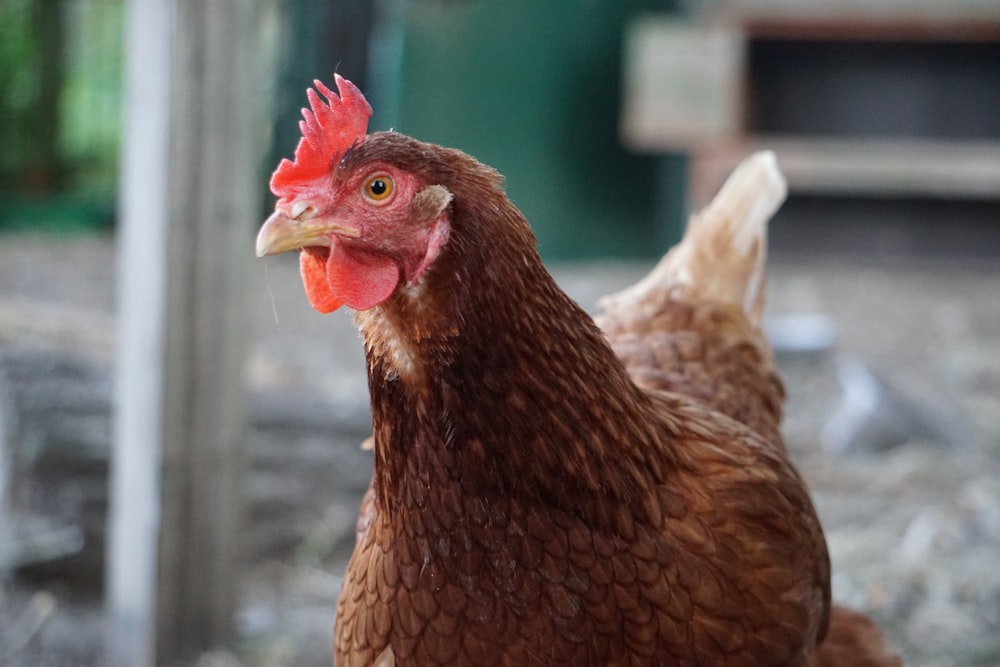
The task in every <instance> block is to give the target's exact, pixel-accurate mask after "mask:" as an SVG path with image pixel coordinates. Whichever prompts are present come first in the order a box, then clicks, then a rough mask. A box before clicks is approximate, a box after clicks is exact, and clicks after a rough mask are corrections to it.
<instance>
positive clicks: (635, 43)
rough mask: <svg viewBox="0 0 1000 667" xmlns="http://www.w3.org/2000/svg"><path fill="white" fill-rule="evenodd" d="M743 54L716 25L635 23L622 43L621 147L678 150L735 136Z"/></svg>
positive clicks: (737, 41) (734, 37) (652, 19)
mask: <svg viewBox="0 0 1000 667" xmlns="http://www.w3.org/2000/svg"><path fill="white" fill-rule="evenodd" d="M743 48H744V47H743V40H742V38H741V37H740V35H739V33H737V32H734V31H732V30H729V29H727V28H725V27H722V26H712V27H707V26H703V27H700V26H691V25H687V24H684V23H680V22H678V21H676V20H672V19H670V18H664V17H660V16H655V15H649V16H644V17H641V18H639V19H636V20H635V21H634V22H633V23H632V24H631V25H630V26H629V29H628V32H627V34H626V38H625V72H624V80H625V83H624V100H623V112H622V139H623V141H624V142H625V144H626V145H628V146H629V147H630V148H632V149H635V150H640V151H649V150H673V151H683V150H687V149H688V148H690V147H691V146H693V145H697V144H701V143H704V142H709V141H711V142H716V141H722V140H726V139H731V138H733V137H734V136H736V135H737V134H738V133H739V132H740V130H741V119H742V115H741V114H742V111H741V104H740V97H739V90H740V77H741V76H742V67H743Z"/></svg>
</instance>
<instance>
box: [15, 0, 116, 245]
mask: <svg viewBox="0 0 1000 667" xmlns="http://www.w3.org/2000/svg"><path fill="white" fill-rule="evenodd" d="M122 23H123V1H122V0H3V1H2V2H0V145H2V146H3V150H2V151H0V199H2V204H3V207H2V208H0V224H3V225H5V226H26V225H27V226H30V225H32V224H34V221H36V218H37V217H38V216H39V215H41V216H43V217H44V216H45V215H48V213H45V212H42V213H40V214H36V213H34V212H32V211H31V210H30V209H31V206H33V205H35V204H44V203H46V202H52V201H57V202H58V205H57V206H56V207H55V208H54V209H52V210H54V211H57V212H58V211H66V210H67V209H68V208H69V209H71V208H72V206H68V204H67V202H73V201H79V202H81V207H82V210H81V212H80V213H78V214H74V215H73V216H70V217H72V218H73V219H74V223H73V224H77V223H79V221H80V219H81V218H83V219H89V218H92V217H94V216H95V215H96V216H98V217H101V218H107V217H108V212H109V211H110V209H111V208H112V204H113V201H114V197H115V184H116V181H117V164H118V152H119V143H120V136H121V127H120V126H121V124H120V107H121V90H122V76H121V73H122V42H123V39H122V27H123V25H122Z"/></svg>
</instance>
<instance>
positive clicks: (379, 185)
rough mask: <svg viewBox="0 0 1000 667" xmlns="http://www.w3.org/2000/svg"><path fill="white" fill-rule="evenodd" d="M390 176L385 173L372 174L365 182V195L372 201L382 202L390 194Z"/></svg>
mask: <svg viewBox="0 0 1000 667" xmlns="http://www.w3.org/2000/svg"><path fill="white" fill-rule="evenodd" d="M392 190H393V182H392V177H391V176H389V175H387V174H381V175H379V176H372V177H371V178H369V179H368V181H367V182H366V183H365V195H366V196H367V197H368V198H369V199H371V200H372V201H374V202H384V201H385V200H387V199H388V198H389V196H390V195H392Z"/></svg>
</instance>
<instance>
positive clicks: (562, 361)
mask: <svg viewBox="0 0 1000 667" xmlns="http://www.w3.org/2000/svg"><path fill="white" fill-rule="evenodd" d="M342 83H344V82H342V81H340V80H338V85H340V84H342ZM341 90H342V93H343V90H344V89H343V87H342V88H341ZM347 102H348V97H347V96H346V95H345V105H346V104H347ZM315 108H316V107H315V104H314V109H315ZM317 116H319V112H317ZM306 118H307V122H308V121H309V120H310V117H309V116H308V115H307V116H306ZM304 141H305V140H304ZM330 164H332V167H330V173H329V174H328V175H326V176H325V177H324V179H323V181H322V183H321V184H318V185H316V186H315V187H317V188H329V189H330V190H331V191H332V192H331V193H327V192H326V191H325V190H323V191H321V192H319V193H317V194H313V195H307V194H303V192H308V191H307V189H306V186H305V185H303V186H302V187H301V188H299V189H296V190H295V191H294V192H293V193H292V194H291V195H283V198H282V200H281V201H279V206H278V208H277V210H276V214H275V216H272V219H271V220H269V222H268V224H267V225H266V226H265V228H264V229H263V230H262V231H261V236H260V237H259V240H258V253H259V254H269V253H270V252H275V251H280V250H284V249H291V248H294V247H300V246H301V247H304V248H305V250H304V251H303V253H302V266H303V277H304V279H305V281H306V285H307V292H309V294H310V298H311V299H312V300H313V303H314V304H316V305H317V308H319V309H321V310H322V309H326V304H329V303H338V302H344V303H348V305H353V307H355V308H357V309H358V310H359V312H358V315H357V323H358V325H359V327H360V329H361V331H362V333H363V336H364V340H365V353H366V357H367V362H368V376H369V388H370V393H371V403H372V416H373V441H374V456H375V474H374V478H373V481H372V487H371V489H370V490H369V492H368V494H367V495H366V497H365V500H364V503H363V507H362V512H361V518H360V520H359V530H358V544H357V547H356V549H355V552H354V555H353V557H352V559H351V561H350V564H349V566H348V569H347V573H346V575H345V578H344V583H343V589H342V592H341V597H340V601H339V604H338V607H337V614H336V628H335V642H334V652H335V662H336V664H337V665H340V666H341V667H345V666H348V665H371V664H379V665H392V664H395V665H806V664H810V661H813V660H815V657H814V656H815V649H816V646H817V644H818V643H819V642H821V641H822V640H823V638H824V636H825V634H826V631H827V627H828V623H829V614H830V590H829V574H830V572H829V560H828V556H827V552H826V545H825V541H824V538H823V534H822V530H821V528H820V525H819V521H818V519H817V517H816V514H815V511H814V509H813V506H812V503H811V501H810V499H809V495H808V493H807V490H806V488H805V485H804V484H803V482H802V480H801V479H800V477H799V475H798V474H797V472H796V471H795V469H794V468H793V467H792V466H791V464H790V463H789V461H788V459H787V457H786V455H785V451H784V447H783V445H782V444H781V441H780V436H779V435H778V433H777V425H778V421H779V420H780V401H781V398H782V396H783V389H782V388H781V384H780V381H779V380H778V379H777V376H776V375H775V374H774V371H773V369H772V368H771V366H770V353H769V351H768V349H767V347H766V343H765V342H764V340H763V338H762V337H761V336H760V333H759V330H758V329H757V328H756V324H755V322H754V321H753V318H754V317H756V315H754V313H756V314H758V315H759V309H760V279H762V273H761V272H762V270H763V269H762V260H759V254H760V253H758V256H757V258H752V259H751V260H750V262H749V263H750V265H751V270H750V274H749V276H750V277H749V278H747V279H745V280H743V284H742V285H738V286H737V287H736V289H737V292H738V294H739V295H740V296H739V298H738V299H737V303H732V302H730V301H731V300H727V299H728V297H720V296H719V295H717V294H715V293H713V292H711V290H710V291H709V292H704V291H701V290H698V289H694V290H692V289H690V287H691V280H690V278H691V277H692V274H691V273H690V271H688V270H687V269H685V270H684V271H681V274H682V276H683V279H682V280H680V281H679V282H677V281H674V282H671V280H670V279H667V280H662V279H660V278H656V279H655V280H653V281H652V282H647V284H646V287H650V289H646V288H637V290H636V291H633V292H632V293H631V294H626V295H624V296H622V297H619V298H617V299H616V300H612V301H609V303H608V307H607V311H606V314H605V316H604V317H603V318H602V320H601V323H602V326H603V327H604V331H602V330H601V328H599V327H598V326H597V325H596V324H595V323H594V321H592V320H591V318H590V317H589V316H588V315H587V314H586V313H585V312H584V311H583V310H581V309H580V308H579V307H578V306H577V305H576V304H575V303H574V302H573V301H572V300H570V299H569V298H568V297H567V296H566V295H565V294H563V292H562V291H561V290H560V289H559V288H558V286H557V285H556V284H555V282H554V281H553V279H552V278H551V276H549V274H548V273H547V272H546V270H545V268H544V267H543V265H542V262H541V260H540V258H539V256H538V254H537V251H536V249H535V240H534V236H533V235H532V233H531V231H530V228H529V226H528V223H527V222H526V221H525V219H524V218H523V216H522V215H521V214H520V212H519V211H518V210H517V209H516V208H515V207H514V206H513V205H512V204H511V203H510V201H509V200H508V199H507V197H506V195H505V194H504V192H503V187H502V179H501V178H500V176H499V175H498V174H497V173H496V172H495V171H493V170H492V169H490V168H488V167H485V166H484V165H481V164H480V163H478V162H476V161H475V160H474V159H473V158H471V157H469V156H467V155H465V154H463V153H461V152H459V151H455V150H451V149H445V148H441V147H439V146H434V145H430V144H425V143H421V142H418V141H416V140H414V139H411V138H409V137H405V136H403V135H399V134H395V133H377V134H372V135H364V136H363V137H359V138H358V139H356V140H355V141H353V142H352V143H350V145H349V146H345V147H344V148H343V150H342V151H340V152H338V153H337V155H336V159H335V160H333V161H332V162H331V163H330ZM387 182H388V183H390V187H394V188H395V194H394V195H393V196H392V197H387V198H386V199H388V202H387V203H386V202H383V201H382V200H381V199H378V198H377V197H381V194H382V193H383V192H384V189H383V188H382V187H381V186H383V185H385V184H386V183H387ZM317 183H319V182H318V181H317ZM273 184H274V181H272V185H273ZM276 192H277V190H276ZM323 198H326V199H328V200H329V201H331V202H333V204H330V205H329V207H328V208H329V211H332V212H328V210H327V208H326V206H327V205H325V204H317V203H316V202H317V201H320V200H321V199H323ZM366 198H367V199H366ZM365 202H367V203H368V204H370V206H368V207H367V208H366V206H365ZM303 211H305V212H306V213H305V214H303ZM345 211H346V213H345ZM768 215H769V213H768ZM764 222H766V216H765V219H764ZM693 228H694V226H692V229H693ZM316 230H320V231H316ZM690 235H691V234H690V232H689V236H690ZM288 238H291V239H292V240H291V241H288V240H287V239H288ZM754 238H756V241H755V242H756V243H757V244H758V245H760V244H761V243H762V238H760V237H759V236H757V237H753V238H751V239H750V240H751V245H752V244H753V242H754ZM730 242H731V243H732V240H731V239H730ZM682 245H683V244H682ZM735 245H736V246H738V247H739V248H743V249H744V250H745V248H744V246H745V245H746V244H744V243H742V242H741V243H736V244H735ZM758 250H760V248H758ZM681 254H683V253H681ZM696 254H697V253H696ZM710 254H711V253H710ZM741 254H743V255H746V254H747V253H746V252H743V251H741ZM668 259H669V258H668ZM666 261H667V260H665V262H666ZM743 261H744V262H746V258H744V260H743ZM673 263H674V264H680V265H690V266H693V264H691V262H689V261H688V260H686V259H685V260H683V261H679V262H678V261H674V262H673ZM758 265H759V266H758ZM345 266H348V267H350V269H351V271H354V272H356V274H357V275H359V276H360V278H359V280H362V283H363V284H360V285H354V284H347V285H346V286H345V281H348V278H345V275H346V274H345V270H344V267H345ZM317 267H318V268H317ZM668 268H669V267H668ZM323 270H325V272H326V274H325V275H326V283H324V282H323V281H322V280H320V281H319V282H317V278H316V275H317V274H316V271H320V273H321V274H322V271H323ZM655 273H656V272H655V271H654V274H655ZM366 274H372V275H374V276H375V277H374V278H372V279H371V280H368V281H365V279H364V278H365V276H366ZM667 274H668V277H669V275H672V274H670V271H669V270H668V271H667ZM350 275H354V274H350ZM386 276H389V277H390V278H391V279H387V278H386ZM754 276H755V277H754ZM748 285H749V287H748ZM640 287H641V285H640ZM352 302H353V303H352ZM372 302H373V303H372ZM630 303H632V304H633V305H634V304H640V305H641V308H631V307H630V306H629V305H628V304H630ZM355 304H361V305H363V306H364V307H359V306H358V305H355ZM623 312H626V313H627V312H631V313H632V315H629V316H624V317H623V316H621V313H623ZM609 339H610V340H611V342H612V343H613V344H614V346H615V349H617V350H618V351H619V353H621V354H622V357H623V358H624V363H623V359H622V358H619V357H618V356H616V354H615V350H613V349H612V345H611V344H609ZM665 390H666V391H665ZM887 664H888V663H887Z"/></svg>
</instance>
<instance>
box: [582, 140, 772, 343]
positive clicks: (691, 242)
mask: <svg viewBox="0 0 1000 667" xmlns="http://www.w3.org/2000/svg"><path fill="white" fill-rule="evenodd" d="M787 190H788V188H787V185H786V183H785V178H784V176H782V174H781V171H780V170H779V169H778V162H777V159H776V158H775V156H774V153H772V152H771V151H761V152H758V153H755V154H753V155H751V156H750V157H748V158H747V159H746V160H744V161H743V162H742V163H741V164H740V165H739V166H738V167H737V168H736V170H735V171H734V172H733V173H732V175H730V177H729V179H728V180H727V181H726V183H725V185H723V186H722V189H721V190H720V191H719V194H717V195H716V196H715V199H713V200H712V202H711V203H710V204H709V205H708V206H707V207H705V208H704V209H703V210H701V211H700V212H698V213H697V214H695V215H692V216H691V218H690V219H689V221H688V225H687V230H686V231H685V233H684V238H683V239H682V240H681V242H680V243H679V244H678V245H676V246H675V247H674V248H673V249H672V250H671V251H670V252H669V253H667V255H666V256H665V257H664V258H663V259H662V260H661V261H660V263H659V264H657V265H656V267H655V268H654V269H653V270H652V271H651V272H650V273H649V274H648V275H647V276H646V277H645V278H643V279H642V280H641V281H639V282H638V283H636V284H635V285H632V286H631V287H629V288H627V289H625V290H623V291H621V292H618V293H617V294H612V295H609V296H607V297H604V299H602V300H601V306H602V307H603V309H604V312H605V316H606V317H610V318H614V317H616V315H619V314H621V315H623V316H627V317H628V318H630V319H633V318H651V317H653V316H655V315H656V313H657V312H658V311H659V310H660V309H661V308H662V307H663V304H664V303H665V302H667V301H670V300H672V299H675V298H677V297H683V298H689V299H697V300H699V301H715V302H721V303H726V304H731V305H735V306H738V307H740V308H742V310H743V312H744V314H745V315H746V317H747V319H748V320H749V321H750V323H751V324H753V325H754V326H758V325H759V324H760V318H761V313H762V311H763V307H764V287H765V282H766V281H765V278H766V275H765V261H766V258H767V223H768V220H769V219H770V218H771V216H772V215H774V212H775V211H777V210H778V207H780V206H781V204H782V202H784V200H785V195H786V193H787Z"/></svg>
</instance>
